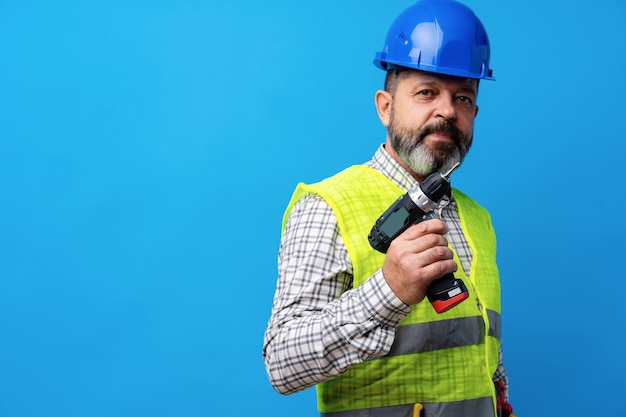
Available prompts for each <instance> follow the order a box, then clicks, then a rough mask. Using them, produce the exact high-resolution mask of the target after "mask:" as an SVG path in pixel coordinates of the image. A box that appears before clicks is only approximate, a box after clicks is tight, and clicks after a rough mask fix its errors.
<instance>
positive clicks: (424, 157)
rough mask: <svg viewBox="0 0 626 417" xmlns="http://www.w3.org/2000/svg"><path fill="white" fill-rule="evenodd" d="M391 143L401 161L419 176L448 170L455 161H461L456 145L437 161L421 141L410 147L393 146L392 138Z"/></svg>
mask: <svg viewBox="0 0 626 417" xmlns="http://www.w3.org/2000/svg"><path fill="white" fill-rule="evenodd" d="M391 144H392V147H393V149H394V150H395V151H396V153H397V154H398V156H399V157H400V159H401V160H402V162H404V163H405V164H406V166H408V167H409V168H410V169H411V171H413V172H414V173H416V174H417V175H419V176H420V177H427V176H428V175H430V174H432V173H433V172H446V171H449V170H450V169H452V167H453V166H454V165H455V164H456V163H457V162H459V163H460V162H462V161H463V157H462V156H461V151H460V150H459V148H458V147H455V148H454V149H453V150H452V152H451V153H450V154H449V155H448V157H447V158H445V159H443V160H441V161H438V160H437V159H436V158H435V156H434V155H433V153H432V152H431V151H430V149H428V148H427V147H426V146H424V142H423V141H420V142H419V143H418V144H417V145H416V146H413V147H411V148H409V147H406V146H400V147H398V146H395V145H394V141H393V140H392V142H391Z"/></svg>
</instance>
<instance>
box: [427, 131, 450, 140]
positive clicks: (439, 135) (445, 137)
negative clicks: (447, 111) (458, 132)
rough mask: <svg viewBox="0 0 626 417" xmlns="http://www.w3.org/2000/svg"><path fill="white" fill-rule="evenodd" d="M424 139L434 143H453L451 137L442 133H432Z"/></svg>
mask: <svg viewBox="0 0 626 417" xmlns="http://www.w3.org/2000/svg"><path fill="white" fill-rule="evenodd" d="M426 137H427V138H430V139H431V140H434V141H444V142H454V139H453V138H452V136H450V135H448V134H446V133H442V132H433V133H430V134H428V135H426Z"/></svg>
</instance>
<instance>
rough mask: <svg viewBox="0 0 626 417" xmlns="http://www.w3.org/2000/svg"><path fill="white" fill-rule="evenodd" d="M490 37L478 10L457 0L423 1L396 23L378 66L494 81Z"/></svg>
mask: <svg viewBox="0 0 626 417" xmlns="http://www.w3.org/2000/svg"><path fill="white" fill-rule="evenodd" d="M489 55H490V50H489V38H488V37H487V31H485V27H484V26H483V24H482V23H481V21H480V20H479V19H478V17H476V15H475V14H474V12H473V11H472V10H471V9H470V8H469V7H467V6H465V5H464V4H461V3H459V2H457V1H455V0H421V1H418V2H417V3H415V4H414V5H413V6H411V7H409V8H408V9H406V10H405V11H404V12H402V13H401V14H400V15H399V16H398V17H397V18H396V20H395V21H394V22H393V23H392V25H391V27H390V28H389V32H388V33H387V38H386V39H385V45H384V47H383V50H382V51H380V52H377V53H376V58H375V59H374V65H376V66H377V67H378V68H381V69H383V70H387V69H390V68H393V67H394V66H400V67H407V68H413V69H417V70H422V71H430V72H436V73H440V74H448V75H456V76H459V77H467V78H477V79H484V80H493V79H494V78H493V77H492V76H491V73H492V70H491V69H490V68H489Z"/></svg>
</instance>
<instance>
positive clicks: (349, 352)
mask: <svg viewBox="0 0 626 417" xmlns="http://www.w3.org/2000/svg"><path fill="white" fill-rule="evenodd" d="M409 312H410V307H409V306H408V305H406V304H404V303H403V302H402V301H401V300H400V299H398V298H397V296H396V295H395V294H394V293H393V291H392V290H391V289H390V288H389V286H388V285H387V282H386V281H385V279H384V277H383V275H382V272H381V271H380V270H379V271H377V272H376V273H375V274H374V275H372V276H371V277H370V278H369V279H368V280H366V281H365V282H364V283H363V284H362V285H360V286H359V287H357V288H354V289H353V288H352V264H351V261H350V259H349V256H348V252H347V250H346V248H345V245H344V244H343V241H342V239H341V235H340V233H339V228H338V226H337V220H336V218H335V216H334V213H333V212H332V210H331V209H330V207H329V206H328V205H327V204H326V202H325V201H324V200H323V199H321V198H320V197H318V196H315V195H307V196H305V197H303V198H302V199H301V200H300V201H298V203H296V204H295V206H294V207H293V209H292V211H291V213H290V216H289V219H288V221H287V223H286V225H285V229H284V231H283V235H282V239H281V245H280V250H279V255H278V282H277V285H276V293H275V295H274V302H273V306H272V315H271V317H270V319H269V322H268V325H267V329H266V332H265V338H264V346H263V358H264V361H265V367H266V370H267V374H268V377H269V379H270V382H271V383H272V385H273V386H274V388H275V389H276V390H277V391H278V392H280V393H283V394H289V393H293V392H297V391H300V390H303V389H305V388H308V387H310V386H312V385H315V384H317V383H320V382H323V381H326V380H328V379H331V378H333V377H336V376H337V375H340V374H341V373H343V372H345V371H346V370H347V369H348V368H349V367H350V366H351V365H353V364H355V363H359V362H363V361H366V360H368V359H372V358H376V357H380V356H383V355H385V354H386V353H387V352H388V351H389V349H390V348H391V345H392V343H393V340H394V337H395V328H396V326H397V324H398V323H399V322H400V321H401V320H402V319H403V318H404V317H406V315H408V313H409Z"/></svg>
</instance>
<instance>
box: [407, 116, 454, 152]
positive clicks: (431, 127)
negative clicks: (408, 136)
mask: <svg viewBox="0 0 626 417" xmlns="http://www.w3.org/2000/svg"><path fill="white" fill-rule="evenodd" d="M432 133H443V134H445V135H448V136H450V138H451V139H452V140H453V141H454V143H455V144H456V146H458V147H463V145H464V143H465V135H464V134H463V132H461V131H460V130H459V128H457V127H456V125H455V124H454V122H453V121H445V120H442V121H440V122H434V123H429V124H427V125H425V126H422V127H421V128H419V129H418V130H417V132H415V135H414V136H413V140H414V142H413V143H414V144H415V145H417V144H419V143H420V142H422V141H423V140H424V138H425V137H426V136H428V135H430V134H432Z"/></svg>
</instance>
